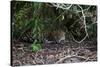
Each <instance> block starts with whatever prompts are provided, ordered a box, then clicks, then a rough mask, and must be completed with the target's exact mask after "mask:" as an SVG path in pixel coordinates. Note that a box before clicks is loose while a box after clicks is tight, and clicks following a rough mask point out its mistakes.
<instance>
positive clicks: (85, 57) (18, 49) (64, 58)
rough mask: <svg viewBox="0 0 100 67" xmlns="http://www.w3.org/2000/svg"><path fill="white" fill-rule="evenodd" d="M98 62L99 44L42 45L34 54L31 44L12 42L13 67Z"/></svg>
mask: <svg viewBox="0 0 100 67" xmlns="http://www.w3.org/2000/svg"><path fill="white" fill-rule="evenodd" d="M88 61H97V43H96V42H94V41H92V40H91V41H84V42H82V43H80V44H78V43H76V42H73V41H70V42H66V43H65V44H48V43H44V44H42V49H41V50H40V51H38V52H32V49H31V43H26V42H15V41H14V42H13V41H12V66H20V65H23V66H24V65H42V64H59V63H76V62H88Z"/></svg>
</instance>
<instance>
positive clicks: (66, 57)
mask: <svg viewBox="0 0 100 67" xmlns="http://www.w3.org/2000/svg"><path fill="white" fill-rule="evenodd" d="M71 57H78V58H82V59H86V60H87V58H86V57H84V56H77V55H68V56H65V57H64V58H61V59H60V60H58V61H57V62H56V63H60V62H62V61H63V60H65V59H68V58H71Z"/></svg>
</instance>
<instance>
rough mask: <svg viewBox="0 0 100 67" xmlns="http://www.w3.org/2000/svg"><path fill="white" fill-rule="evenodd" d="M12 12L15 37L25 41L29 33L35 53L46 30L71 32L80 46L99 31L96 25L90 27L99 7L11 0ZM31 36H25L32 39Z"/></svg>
mask: <svg viewBox="0 0 100 67" xmlns="http://www.w3.org/2000/svg"><path fill="white" fill-rule="evenodd" d="M11 11H12V38H13V39H16V40H21V39H22V40H23V37H24V35H25V34H26V33H28V32H29V33H30V34H29V36H32V37H31V38H32V42H33V44H32V48H33V51H37V50H38V47H37V45H39V44H41V42H42V41H43V39H44V36H45V35H44V32H45V31H51V32H52V31H54V30H64V31H65V32H66V30H68V32H69V33H70V34H71V35H72V36H73V38H74V41H76V42H78V43H80V42H82V41H83V40H85V38H86V37H87V36H90V34H89V33H90V32H92V33H91V34H92V35H94V33H93V32H94V31H96V28H97V25H96V24H95V26H94V24H93V25H91V24H92V23H93V22H94V21H91V20H92V19H93V17H94V15H95V16H96V14H94V12H95V11H96V6H90V5H74V4H57V3H51V4H50V3H36V2H26V1H21V2H19V1H12V3H11ZM89 13H91V14H89ZM88 14H89V15H88ZM91 15H93V16H91ZM89 18H90V19H89ZM29 36H27V35H26V37H27V38H29V39H30V37H29ZM67 36H69V35H67ZM24 39H25V38H24ZM35 41H36V43H34V42H35Z"/></svg>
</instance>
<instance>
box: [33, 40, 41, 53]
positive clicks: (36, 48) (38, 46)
mask: <svg viewBox="0 0 100 67" xmlns="http://www.w3.org/2000/svg"><path fill="white" fill-rule="evenodd" d="M41 49H42V47H41V44H39V43H36V40H35V41H34V43H33V44H32V51H33V52H37V51H39V50H41Z"/></svg>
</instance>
